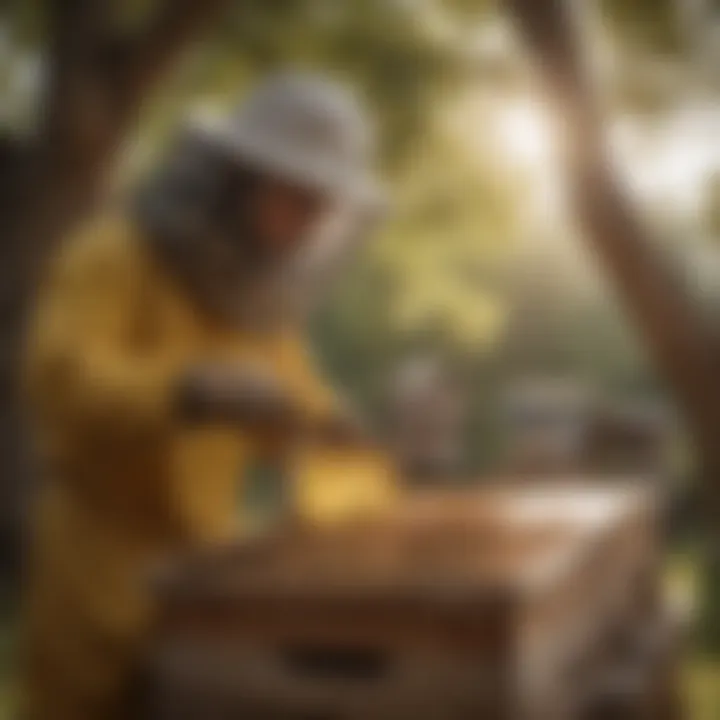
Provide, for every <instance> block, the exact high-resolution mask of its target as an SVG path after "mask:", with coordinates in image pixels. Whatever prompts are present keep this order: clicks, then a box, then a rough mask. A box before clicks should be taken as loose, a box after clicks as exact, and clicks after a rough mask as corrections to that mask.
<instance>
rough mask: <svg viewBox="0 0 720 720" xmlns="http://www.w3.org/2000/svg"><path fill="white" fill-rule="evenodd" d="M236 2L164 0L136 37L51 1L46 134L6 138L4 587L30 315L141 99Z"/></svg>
mask: <svg viewBox="0 0 720 720" xmlns="http://www.w3.org/2000/svg"><path fill="white" fill-rule="evenodd" d="M228 2H229V0H159V2H158V4H157V7H156V12H155V13H154V15H153V16H152V17H151V18H150V20H149V22H148V23H147V25H146V26H145V27H144V28H142V29H141V30H140V31H138V32H137V33H136V34H135V35H134V36H132V37H127V36H125V35H123V34H121V33H119V32H118V31H116V29H115V28H114V27H113V24H112V22H113V19H114V16H115V10H116V8H115V5H114V2H113V0H68V1H67V2H53V1H52V0H48V3H47V4H48V11H49V12H48V15H49V28H48V29H49V35H50V41H49V51H48V56H49V58H50V59H49V61H48V66H49V67H50V68H51V70H52V72H51V76H50V78H49V80H48V85H47V90H46V93H45V97H44V98H43V100H44V102H43V103H42V105H41V112H42V122H41V123H40V127H39V131H38V133H37V137H36V138H35V139H34V140H33V141H32V142H31V143H28V144H21V143H19V142H17V141H14V140H12V139H5V140H3V139H2V138H0V225H1V226H2V228H3V239H2V253H3V254H2V260H1V262H0V478H2V480H1V481H0V583H2V582H5V581H8V580H10V581H12V580H14V579H15V577H16V573H17V570H18V569H19V568H20V567H21V565H20V563H19V559H20V552H19V551H20V548H21V540H22V535H23V529H24V519H25V513H24V507H25V501H26V499H27V498H28V496H29V495H30V494H31V492H32V482H31V478H32V473H31V472H30V470H31V461H32V453H30V452H29V448H28V443H27V433H26V432H25V430H24V426H25V422H24V417H23V415H24V412H23V403H22V400H21V392H20V384H21V383H20V380H21V378H20V368H21V355H22V347H23V331H24V327H25V320H26V318H27V313H28V310H29V308H30V305H31V302H32V295H33V291H34V289H35V286H36V283H37V280H38V277H39V275H40V273H41V272H42V269H43V266H44V264H45V262H46V260H47V259H48V257H49V256H50V255H51V254H52V253H53V251H54V249H55V248H56V246H57V244H58V242H59V241H60V240H61V239H62V238H63V237H64V236H66V235H67V234H68V233H69V232H70V231H71V230H72V228H73V226H74V225H75V224H76V223H77V222H78V221H80V220H81V219H82V218H83V216H84V215H85V214H86V213H88V212H89V211H90V210H91V209H92V208H93V206H94V205H95V204H96V202H97V201H98V200H100V199H102V196H103V193H104V190H105V187H106V184H107V179H108V175H109V171H110V170H111V168H112V166H113V162H114V159H115V156H116V154H117V151H118V148H119V146H120V144H121V142H122V140H123V139H124V137H125V135H126V133H127V131H128V130H129V129H130V128H131V127H132V125H133V123H134V120H135V116H136V113H137V111H138V109H139V107H140V105H141V102H142V100H143V99H144V98H145V97H146V96H147V95H148V93H149V91H150V89H151V88H152V87H153V86H154V84H155V83H156V82H157V81H158V79H159V78H160V77H161V76H162V74H163V72H164V71H165V70H166V69H167V67H168V65H169V64H170V63H171V61H172V60H173V59H174V58H175V57H176V56H177V54H178V52H179V51H181V50H182V49H183V48H184V47H185V46H186V44H187V43H188V42H189V41H190V40H191V39H193V38H194V37H196V36H197V35H198V34H199V33H200V32H201V31H202V29H203V28H204V27H205V26H206V25H207V24H208V23H209V22H211V21H212V20H213V19H214V18H216V17H217V15H218V14H219V13H220V11H221V10H222V9H223V8H224V6H225V5H226V4H228Z"/></svg>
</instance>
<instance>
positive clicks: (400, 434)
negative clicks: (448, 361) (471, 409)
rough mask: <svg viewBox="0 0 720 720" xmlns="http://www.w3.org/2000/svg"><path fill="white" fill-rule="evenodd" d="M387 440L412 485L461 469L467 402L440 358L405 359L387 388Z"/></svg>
mask: <svg viewBox="0 0 720 720" xmlns="http://www.w3.org/2000/svg"><path fill="white" fill-rule="evenodd" d="M388 404H389V406H390V407H389V413H388V415H389V423H390V435H391V438H390V444H391V447H392V448H393V451H394V453H395V457H396V458H397V461H398V462H399V464H400V467H401V468H402V474H403V477H404V479H405V480H406V481H407V482H409V483H411V484H413V485H425V484H436V483H442V482H447V481H448V480H449V479H450V478H452V477H457V475H458V474H459V473H460V472H462V469H463V465H464V459H465V456H464V442H465V430H466V421H467V403H466V401H465V398H464V397H463V392H462V387H461V383H460V380H459V379H458V378H457V377H456V376H454V375H453V373H452V372H451V370H450V368H449V367H447V366H446V365H445V364H443V362H442V360H441V359H440V358H437V357H432V356H427V355H426V356H415V357H410V358H407V359H406V360H405V361H404V362H402V363H401V364H400V365H399V367H398V368H397V369H396V371H395V374H394V375H393V379H392V384H391V387H390V388H389V397H388Z"/></svg>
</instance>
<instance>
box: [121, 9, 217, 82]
mask: <svg viewBox="0 0 720 720" xmlns="http://www.w3.org/2000/svg"><path fill="white" fill-rule="evenodd" d="M229 4H230V0H163V2H162V3H161V4H160V7H159V8H158V10H157V11H156V12H155V15H154V17H153V18H152V19H151V20H150V22H149V23H148V25H147V27H146V28H145V30H144V31H141V33H140V35H139V36H138V37H136V38H134V39H133V40H132V41H131V42H130V43H129V45H128V47H127V65H126V67H125V70H124V73H125V82H126V87H127V88H128V89H129V92H130V93H131V94H132V95H138V94H140V93H142V92H143V90H145V89H146V88H147V87H148V86H150V85H152V84H153V83H154V82H156V81H157V79H158V78H159V77H161V76H162V74H163V73H164V71H165V70H166V68H167V66H168V65H169V63H171V62H172V61H173V60H174V59H175V57H176V56H177V54H178V52H180V51H181V50H182V48H183V47H184V46H185V45H187V43H188V42H190V41H191V40H192V39H193V38H194V37H197V36H198V35H199V34H200V33H202V31H203V30H204V29H205V28H206V27H207V26H208V25H210V24H211V23H212V22H214V21H215V20H216V19H217V18H218V16H219V15H220V14H221V13H222V11H223V10H224V9H225V8H226V7H227V6H228V5H229Z"/></svg>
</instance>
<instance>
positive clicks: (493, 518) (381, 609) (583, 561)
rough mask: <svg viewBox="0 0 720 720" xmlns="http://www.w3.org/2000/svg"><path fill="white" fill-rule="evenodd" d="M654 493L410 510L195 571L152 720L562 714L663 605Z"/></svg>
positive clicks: (262, 543) (587, 491)
mask: <svg viewBox="0 0 720 720" xmlns="http://www.w3.org/2000/svg"><path fill="white" fill-rule="evenodd" d="M654 517H655V512H654V509H653V503H652V500H651V498H650V497H649V495H648V494H647V491H645V490H640V489H637V488H631V487H622V488H621V487H618V486H614V487H612V488H603V487H601V486H597V487H587V485H585V486H583V487H577V486H573V484H572V483H569V484H568V485H565V484H557V485H554V486H552V487H546V488H539V487H537V486H533V487H531V488H522V487H515V488H513V489H502V488H488V489H485V490H481V491H473V492H463V493H456V494H450V493H448V494H443V495H439V494H437V493H430V492H428V493H427V494H425V495H422V494H421V495H417V496H415V497H413V498H412V499H410V500H408V502H407V503H405V504H404V505H403V506H402V508H401V509H399V510H397V512H395V513H394V514H393V515H392V517H386V518H382V519H377V520H374V521H367V522H365V523H363V524H356V525H352V526H347V527H344V528H336V529H334V530H332V531H330V530H325V531H317V530H316V531H311V530H302V529H295V530H292V531H288V532H287V533H285V534H284V535H282V536H276V537H273V538H265V539H257V540H254V541H252V542H246V543H243V544H240V545H238V546H236V547H233V548H226V549H223V550H219V551H217V552H213V553H210V554H208V555H207V556H205V557H202V558H195V559H193V560H191V561H187V562H185V563H181V564H180V565H179V566H178V568H176V569H175V570H174V571H173V572H171V573H169V575H168V577H167V578H166V579H165V581H164V583H163V587H162V608H163V612H162V618H161V623H160V626H159V631H158V639H157V652H156V654H155V658H154V669H153V676H154V688H155V693H154V702H155V717H157V718H159V719H161V720H181V719H184V720H195V719H198V720H199V719H200V718H202V719H203V720H220V718H236V717H237V718H255V719H256V720H260V719H261V718H262V719H277V720H281V719H287V720H367V719H368V718H377V719H378V720H382V719H383V718H395V719H402V718H408V719H409V718H412V719H413V720H423V719H424V718H437V720H441V719H442V720H452V719H453V718H457V719H458V720H460V719H470V718H488V719H491V718H538V719H539V718H543V719H545V718H554V719H555V720H560V719H561V718H563V717H572V716H573V715H572V713H573V707H574V705H575V703H576V702H577V700H578V695H579V693H580V692H581V690H582V687H583V686H584V683H585V682H586V676H587V675H588V674H590V673H591V672H592V666H593V663H594V662H596V660H597V656H598V655H599V654H600V653H601V650H602V644H603V642H605V639H606V638H607V637H609V636H610V635H612V634H613V633H621V632H622V628H623V626H624V625H627V623H632V622H634V621H635V619H636V618H637V617H638V616H639V615H641V614H645V613H648V612H651V611H652V606H653V605H654V603H655V595H656V588H655V582H654V577H655V562H656V557H655V538H654V524H655V523H654Z"/></svg>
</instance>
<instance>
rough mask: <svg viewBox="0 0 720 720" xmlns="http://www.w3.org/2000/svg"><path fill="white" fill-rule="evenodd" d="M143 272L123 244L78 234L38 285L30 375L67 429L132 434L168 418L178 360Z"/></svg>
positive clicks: (37, 393) (42, 401)
mask: <svg viewBox="0 0 720 720" xmlns="http://www.w3.org/2000/svg"><path fill="white" fill-rule="evenodd" d="M125 253H128V254H127V255H126V254H125ZM148 280H149V279H148V278H147V277H146V276H145V275H144V273H143V272H142V268H141V267H139V266H138V265H137V263H133V260H132V255H131V253H130V249H129V248H128V249H127V250H123V246H122V243H120V244H117V243H108V244H105V243H104V242H101V241H93V242H86V241H85V240H84V239H83V240H81V241H80V242H78V243H77V246H75V245H71V247H70V248H69V250H68V251H67V252H66V254H65V256H64V257H62V258H61V259H60V261H59V262H58V263H57V264H56V266H55V268H54V271H53V272H52V274H51V276H50V278H49V280H48V282H47V283H46V285H45V286H44V288H43V289H42V291H41V299H40V303H39V306H38V311H37V314H36V321H35V324H34V326H33V328H32V331H31V336H30V347H29V363H28V377H27V379H28V383H29V388H30V392H31V393H32V395H33V396H34V398H35V404H36V406H37V407H39V408H40V409H41V412H42V413H43V414H45V415H46V416H48V417H49V419H50V421H51V422H54V423H63V424H64V428H65V431H66V432H79V433H87V436H88V437H93V436H97V435H105V436H106V435H108V434H112V435H116V436H118V437H122V436H124V435H127V434H131V435H133V436H137V435H138V434H143V433H148V432H154V431H157V430H160V429H161V428H162V427H163V426H164V425H165V424H166V423H167V422H168V420H169V417H170V411H171V406H172V393H173V388H174V385H175V383H176V382H177V378H178V374H179V372H180V371H181V368H179V367H178V366H177V359H178V358H177V355H176V353H174V348H173V347H172V345H171V344H169V343H168V342H166V341H165V338H164V328H163V327H162V326H161V325H159V324H156V320H157V318H156V316H155V312H156V310H157V308H156V307H154V306H153V296H152V287H151V286H150V284H149V282H148Z"/></svg>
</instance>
